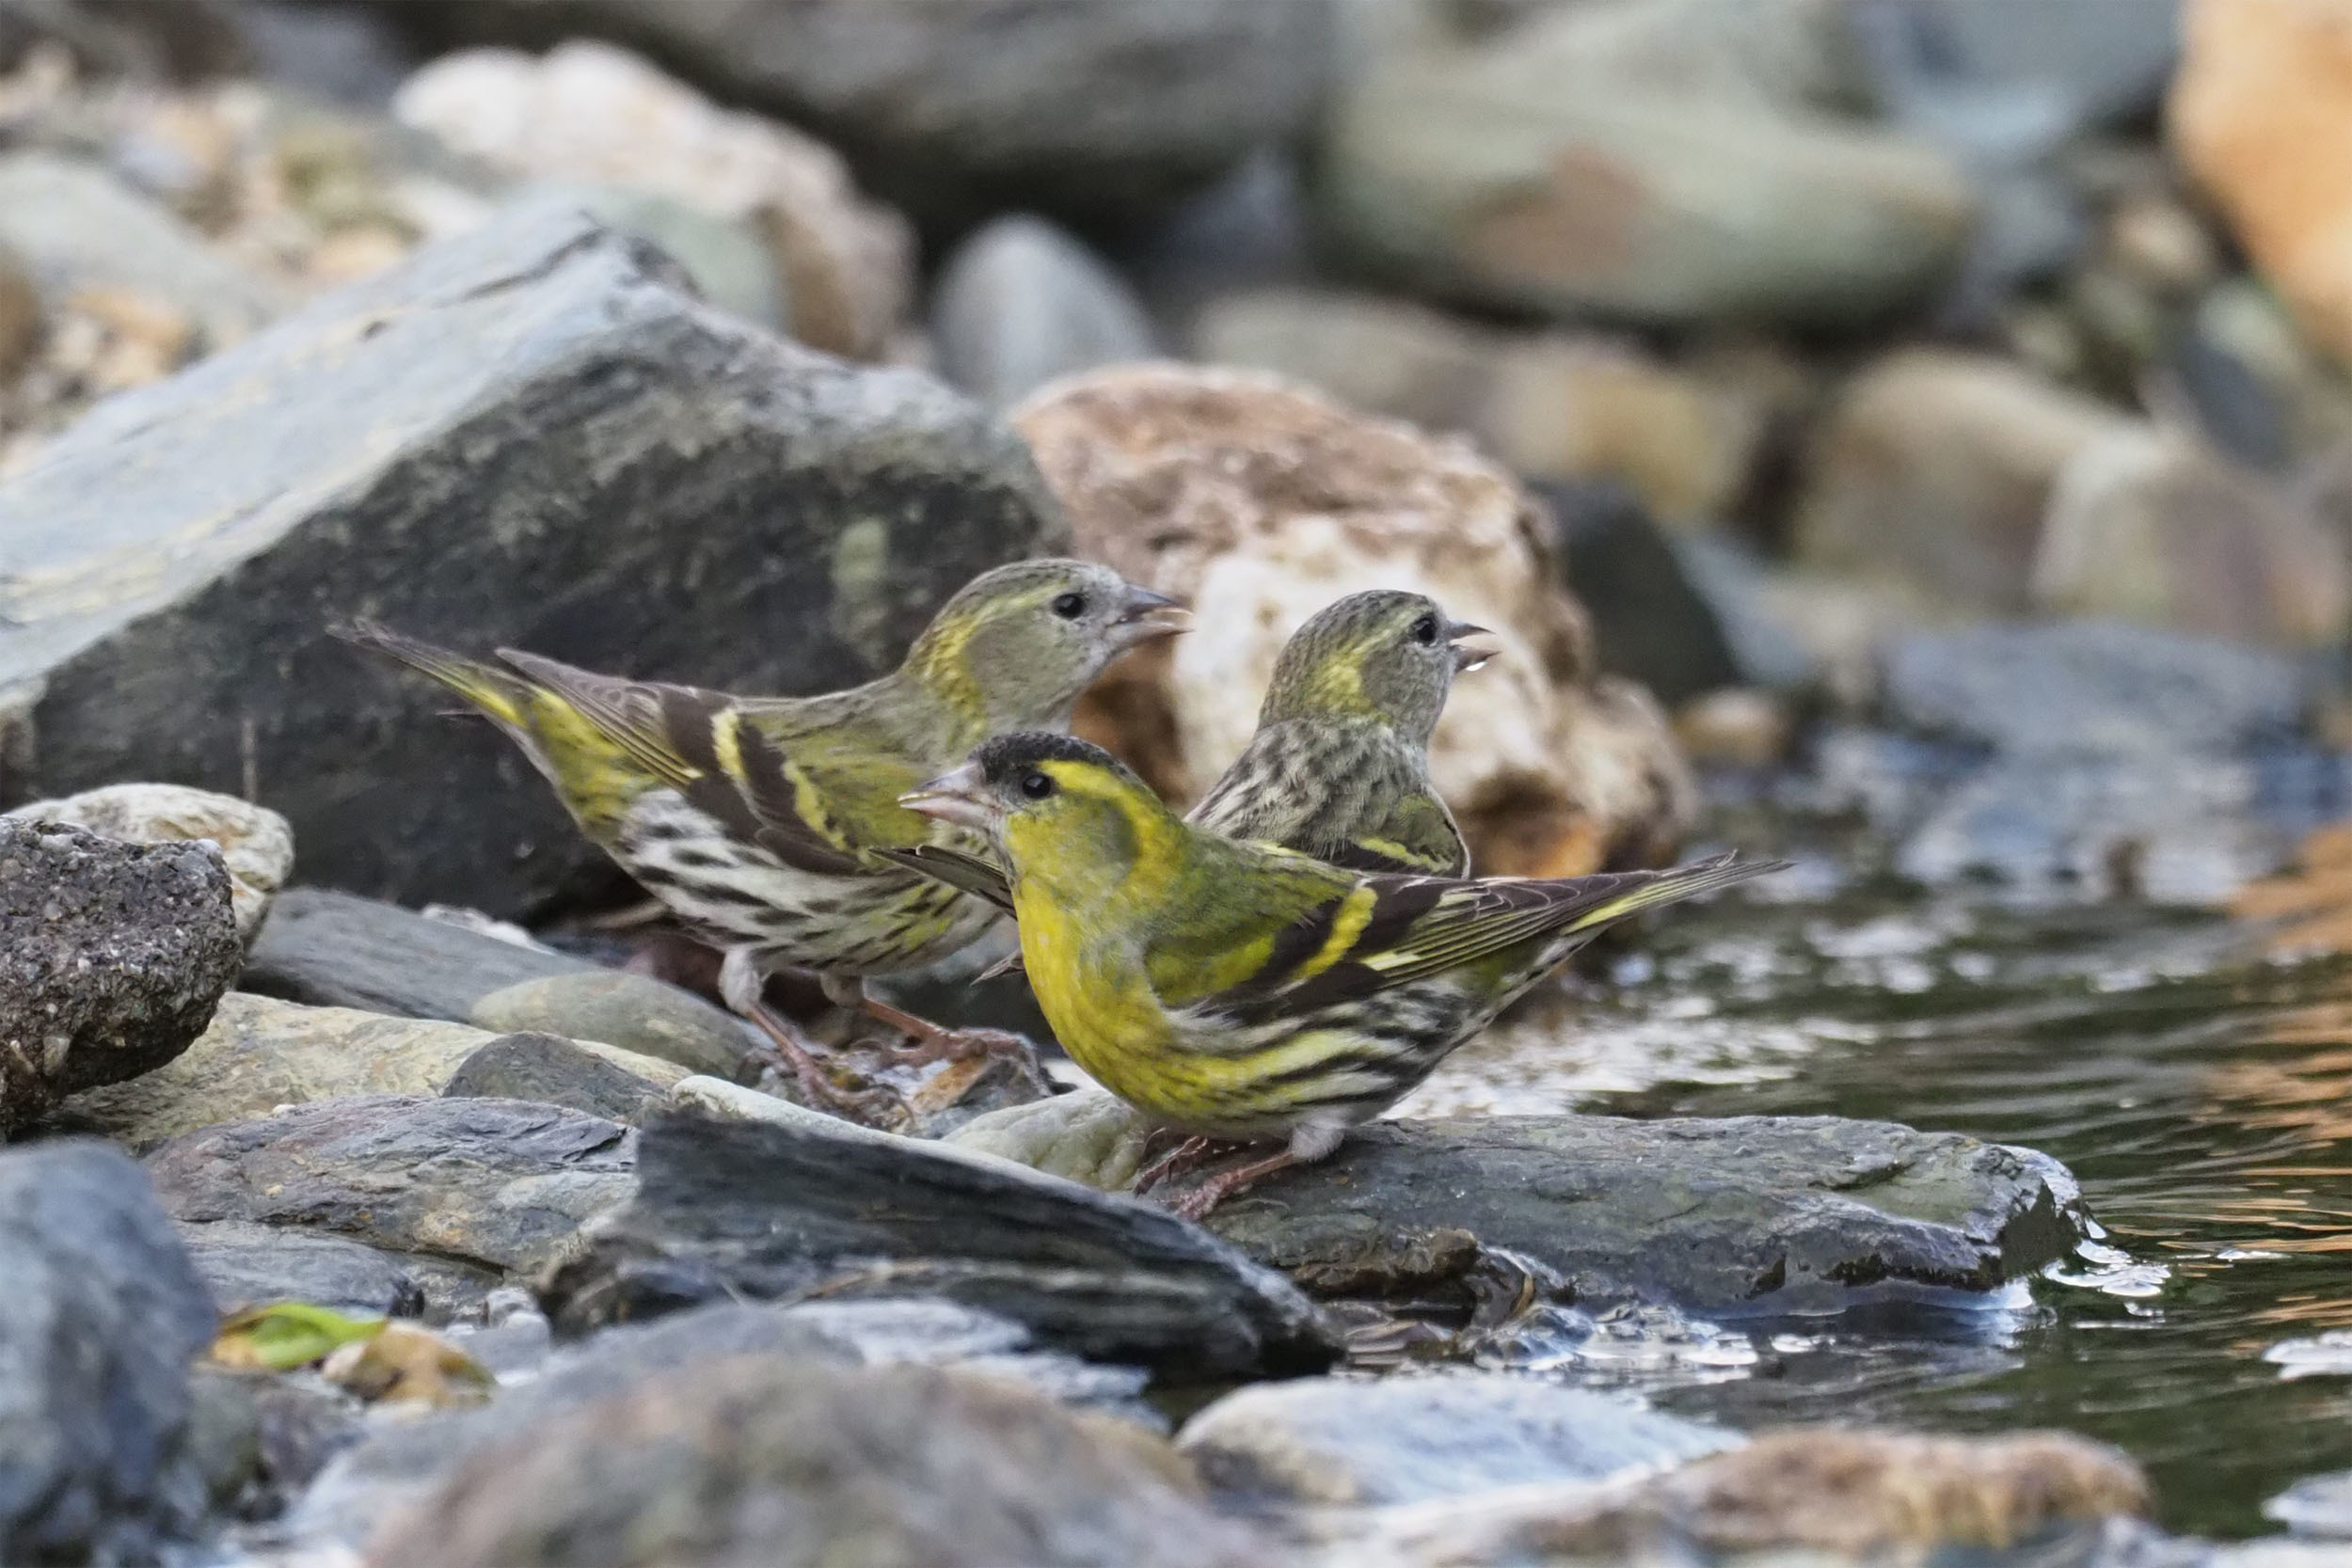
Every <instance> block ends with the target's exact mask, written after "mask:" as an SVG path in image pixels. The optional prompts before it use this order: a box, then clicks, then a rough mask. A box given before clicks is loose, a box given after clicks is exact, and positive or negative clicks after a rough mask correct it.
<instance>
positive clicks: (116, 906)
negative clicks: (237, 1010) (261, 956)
mask: <svg viewBox="0 0 2352 1568" xmlns="http://www.w3.org/2000/svg"><path fill="white" fill-rule="evenodd" d="M242 956H243V955H242V951H241V949H240V948H239V946H238V942H237V926H236V919H235V916H234V915H233V914H232V913H231V912H230V894H229V869H228V867H227V865H226V864H224V863H223V862H222V861H221V858H220V851H219V850H218V849H216V848H215V847H213V846H211V845H209V844H131V843H126V842H124V841H123V840H120V839H114V838H102V837H100V836H99V835H98V834H96V833H93V832H85V831H83V830H82V829H80V828H72V827H67V826H66V825H64V824H63V823H57V822H29V821H22V820H9V819H0V1134H5V1133H6V1132H8V1130H9V1129H11V1128H13V1127H20V1126H23V1125H24V1123H26V1122H28V1121H30V1120H32V1119H33V1118H35V1117H39V1116H40V1114H41V1113H42V1112H43V1111H45V1110H47V1109H48V1108H49V1107H50V1106H51V1105H53V1104H55V1103H56V1101H58V1100H59V1099H61V1098H63V1097H64V1096H66V1095H69V1094H72V1093H73V1092H74V1091H75V1090H77V1089H86V1088H89V1087H92V1086H93V1085H100V1084H119V1083H120V1082H121V1081H122V1080H124V1079H126V1078H134V1077H136V1076H137V1075H138V1074H140V1073H142V1072H146V1071H149V1070H151V1069H154V1068H158V1067H161V1066H162V1065H163V1064H164V1063H166V1062H167V1061H169V1060H171V1059H172V1058H173V1057H174V1056H177V1055H178V1054H180V1053H181V1052H183V1051H185V1050H186V1049H187V1048H188V1045H189V1043H190V1042H191V1041H193V1040H194V1039H195V1038H196V1037H198V1036H199V1035H200V1034H202V1033H203V1032H204V1026H205V1024H207V1023H209V1022H211V1021H212V1017H213V1008H214V1006H215V1004H216V1003H218V1002H219V1000H220V995H221V992H223V991H225V990H228V989H229V987H230V984H231V983H232V982H234V981H235V979H236V977H237V965H238V962H239V959H240V958H242Z"/></svg>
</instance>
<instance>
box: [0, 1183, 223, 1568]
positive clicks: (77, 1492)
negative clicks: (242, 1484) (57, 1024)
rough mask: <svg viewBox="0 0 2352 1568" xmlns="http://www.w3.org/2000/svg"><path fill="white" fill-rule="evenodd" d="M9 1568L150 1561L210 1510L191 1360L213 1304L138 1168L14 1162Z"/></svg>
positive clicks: (9, 1194) (2, 1401) (4, 1486)
mask: <svg viewBox="0 0 2352 1568" xmlns="http://www.w3.org/2000/svg"><path fill="white" fill-rule="evenodd" d="M0 1281H5V1282H6V1287H5V1289H0V1561H5V1562H25V1563H30V1562H48V1561H53V1560H54V1561H80V1560H84V1558H85V1556H88V1557H94V1558H97V1559H99V1560H109V1561H111V1560H117V1559H119V1558H127V1559H131V1560H137V1559H139V1558H141V1557H143V1556H145V1555H146V1554H147V1553H148V1552H149V1551H150V1550H151V1548H152V1546H153V1544H154V1543H155V1542H156V1541H157V1540H158V1539H160V1538H167V1537H171V1536H174V1535H178V1534H180V1533H182V1532H183V1531H184V1530H185V1529H186V1528H187V1527H188V1526H189V1525H190V1524H191V1523H192V1522H193V1521H194V1519H195V1517H196V1515H197V1514H198V1513H200V1512H201V1511H202V1509H203V1506H204V1502H205V1490H206V1485H205V1481H206V1477H205V1473H204V1468H205V1467H204V1465H202V1464H201V1463H200V1461H199V1457H198V1456H197V1455H196V1454H195V1453H194V1452H193V1451H192V1449H193V1447H194V1433H193V1431H192V1427H193V1424H194V1423H193V1421H192V1408H191V1401H190V1398H189V1392H188V1364H189V1362H190V1361H191V1360H192V1359H193V1358H194V1357H196V1356H197V1355H199V1354H201V1353H202V1352H203V1350H204V1347H205V1346H206V1345H207V1344H209V1343H210V1342H211V1340H212V1337H213V1329H214V1326H215V1313H214V1309H213V1301H212V1297H211V1296H209V1295H208V1294H207V1293H206V1292H205V1289H204V1282H203V1280H201V1279H200V1278H199V1277H198V1276H197V1273H196V1270H195V1268H194V1267H193V1266H192V1265H191V1264H190V1263H189V1261H188V1258H187V1254H186V1253H185V1252H183V1250H182V1249H181V1246H180V1243H179V1240H178V1238H177V1237H175V1236H174V1235H173V1234H172V1228H171V1221H170V1219H169V1218H168V1217H167V1216H166V1214H165V1213H164V1212H163V1210H162V1208H161V1207H160V1206H159V1205H158V1204H157V1203H156V1201H155V1195H154V1192H153V1190H152V1189H151V1187H150V1186H149V1185H148V1181H147V1178H146V1177H145V1176H143V1175H142V1174H140V1171H139V1167H138V1166H137V1165H136V1164H134V1163H133V1162H132V1161H131V1160H130V1158H129V1157H128V1156H126V1155H124V1154H122V1153H121V1152H119V1150H116V1149H113V1148H107V1147H106V1146H105V1145H103V1144H100V1143H95V1142H88V1141H85V1140H81V1139H70V1140H60V1141H58V1142H56V1143H50V1144H44V1145H41V1146H40V1147H38V1148H25V1149H18V1150H14V1151H11V1152H8V1153H0Z"/></svg>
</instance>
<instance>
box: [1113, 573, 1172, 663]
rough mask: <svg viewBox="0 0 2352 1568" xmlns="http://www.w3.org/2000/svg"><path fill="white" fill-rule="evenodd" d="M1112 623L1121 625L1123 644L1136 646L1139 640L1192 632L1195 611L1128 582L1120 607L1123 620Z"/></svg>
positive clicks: (1120, 615) (1145, 640) (1120, 635)
mask: <svg viewBox="0 0 2352 1568" xmlns="http://www.w3.org/2000/svg"><path fill="white" fill-rule="evenodd" d="M1112 625H1113V626H1114V627H1116V628H1117V629H1116V635H1117V636H1118V639H1119V645H1120V647H1122V648H1132V647H1134V646H1135V645H1136V643H1138V642H1149V641H1152V640H1153V639H1155V638H1161V637H1173V636H1175V635H1176V634H1177V633H1178V632H1180V631H1190V630H1191V629H1192V611H1191V610H1186V609H1185V608H1184V606H1183V605H1180V604H1178V603H1177V602H1176V601H1175V600H1174V599H1171V598H1169V597H1168V595H1167V594H1154V593H1152V590H1150V589H1149V588H1137V587H1136V585H1135V584H1134V583H1132V582H1131V583H1129V584H1128V585H1127V598H1126V602H1125V603H1124V604H1122V605H1120V610H1119V619H1118V620H1117V621H1115V622H1113V623H1112Z"/></svg>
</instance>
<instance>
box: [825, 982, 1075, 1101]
mask: <svg viewBox="0 0 2352 1568" xmlns="http://www.w3.org/2000/svg"><path fill="white" fill-rule="evenodd" d="M857 1006H859V1007H860V1008H862V1009H863V1010H864V1011H865V1013H866V1017H868V1018H870V1019H872V1020H874V1021H875V1022H877V1023H881V1024H884V1025H886V1026H887V1027H889V1028H892V1029H896V1030H897V1031H898V1033H900V1034H902V1035H904V1036H906V1037H907V1039H908V1041H909V1043H908V1044H906V1045H902V1046H899V1047H898V1048H896V1049H895V1050H894V1051H893V1052H892V1053H891V1054H892V1055H893V1056H894V1057H895V1058H896V1059H898V1061H900V1062H903V1063H905V1064H906V1065H908V1066H909V1067H923V1066H927V1065H928V1064H930V1063H932V1062H968V1061H971V1060H973V1059H974V1058H976V1057H982V1056H988V1057H994V1058H996V1059H998V1060H1001V1061H1005V1062H1009V1063H1011V1064H1012V1068H1013V1070H1014V1071H1015V1072H1017V1073H1018V1074H1020V1076H1021V1077H1022V1078H1024V1079H1025V1080H1027V1082H1028V1084H1029V1085H1030V1086H1031V1087H1032V1088H1035V1089H1037V1090H1038V1091H1039V1092H1040V1093H1042V1094H1051V1093H1053V1092H1054V1084H1053V1080H1052V1079H1050V1078H1048V1077H1046V1076H1045V1065H1044V1064H1043V1063H1042V1062H1041V1061H1039V1060H1038V1056H1037V1047H1036V1046H1035V1045H1032V1044H1031V1043H1030V1042H1029V1041H1028V1040H1027V1039H1026V1038H1025V1037H1022V1036H1020V1035H1016V1034H1013V1033H1012V1032H1010V1031H1009V1030H1005V1029H943V1028H941V1027H940V1026H939V1025H938V1024H936V1023H933V1022H930V1020H929V1019H923V1018H917V1017H915V1016H914V1014H913V1013H911V1012H908V1011H907V1010H906V1009H905V1008H903V1007H894V1006H891V1005H890V1004H889V1003H887V1002H884V1001H882V1000H881V999H880V998H879V997H873V996H867V995H866V994H865V993H864V992H863V991H862V990H861V991H860V992H859V994H858V997H857Z"/></svg>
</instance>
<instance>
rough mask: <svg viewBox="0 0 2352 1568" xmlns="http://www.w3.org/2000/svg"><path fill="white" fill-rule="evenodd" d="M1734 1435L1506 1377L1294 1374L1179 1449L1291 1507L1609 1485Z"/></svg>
mask: <svg viewBox="0 0 2352 1568" xmlns="http://www.w3.org/2000/svg"><path fill="white" fill-rule="evenodd" d="M1739 1441H1740V1439H1739V1438H1738V1437H1736V1436H1734V1435H1733V1434H1732V1433H1728V1432H1726V1431H1724V1430H1723V1429H1722V1428H1720V1427H1714V1426H1708V1425H1706V1424H1704V1423H1702V1422H1698V1421H1692V1420H1685V1419H1684V1418H1681V1417H1679V1416H1666V1415H1661V1414H1660V1413H1659V1412H1657V1411H1654V1410H1646V1409H1644V1408H1643V1407H1642V1406H1640V1405H1638V1404H1635V1403H1633V1402H1630V1401H1629V1400H1624V1399H1616V1398H1612V1397H1610V1396H1609V1395H1606V1394H1596V1393H1593V1392H1590V1391H1589V1390H1586V1389H1582V1388H1569V1387H1565V1386H1561V1385H1559V1384H1556V1383H1549V1382H1544V1381H1541V1380H1539V1379H1536V1378H1531V1377H1520V1376H1514V1375H1511V1374H1508V1373H1502V1372H1442V1373H1436V1374H1433V1375H1430V1376H1425V1377H1390V1378H1382V1379H1379V1380H1378V1381H1375V1382H1364V1381H1360V1380H1356V1379H1340V1378H1327V1377H1325V1378H1300V1379H1297V1380H1295V1381H1293V1382H1289V1383H1262V1384H1258V1385H1255V1386H1251V1387H1248V1388H1243V1389H1240V1390H1238V1391H1236V1392H1234V1393H1231V1394H1228V1395H1226V1396H1225V1397H1224V1398H1223V1399H1221V1400H1218V1401H1217V1402H1216V1403H1215V1404H1212V1405H1210V1406H1209V1407H1208V1408H1207V1409H1205V1410H1203V1411H1201V1412H1200V1414H1199V1415H1197V1416H1195V1417H1194V1418H1192V1419H1191V1420H1189V1421H1187V1422H1185V1423H1184V1432H1183V1433H1181V1434H1180V1436H1179V1437H1178V1440H1177V1446H1178V1447H1179V1448H1180V1449H1183V1450H1184V1453H1185V1455H1186V1456H1187V1457H1189V1458H1190V1459H1191V1460H1192V1462H1193V1463H1194V1464H1195V1465H1199V1466H1200V1474H1201V1479H1202V1480H1204V1481H1208V1483H1209V1484H1210V1485H1212V1486H1214V1487H1216V1488H1217V1489H1218V1490H1220V1491H1224V1492H1231V1493H1238V1494H1240V1495H1242V1496H1244V1497H1251V1498H1256V1499H1266V1500H1278V1501H1281V1502H1288V1503H1309V1504H1314V1503H1329V1504H1372V1505H1379V1504H1384V1503H1408V1502H1421V1501H1422V1500H1424V1499H1426V1498H1430V1497H1449V1496H1454V1495H1459V1494H1466V1493H1471V1492H1479V1491H1484V1490H1486V1489H1487V1488H1489V1487H1501V1486H1518V1485H1525V1484H1528V1483H1530V1482H1533V1481H1605V1480H1608V1479H1609V1478H1611V1477H1613V1476H1618V1475H1623V1474H1626V1473H1629V1472H1631V1471H1636V1470H1643V1469H1650V1468H1656V1467H1662V1466H1665V1465H1677V1464H1679V1463H1681V1462H1682V1461H1684V1460H1686V1459H1695V1458H1697V1457H1698V1456H1699V1455H1701V1454H1708V1453H1714V1452H1717V1451H1718V1450H1720V1449H1727V1448H1730V1447H1732V1446H1734V1445H1735V1444H1737V1443H1738V1442H1739Z"/></svg>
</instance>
